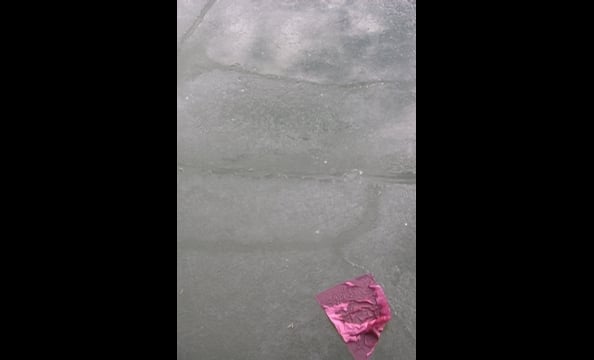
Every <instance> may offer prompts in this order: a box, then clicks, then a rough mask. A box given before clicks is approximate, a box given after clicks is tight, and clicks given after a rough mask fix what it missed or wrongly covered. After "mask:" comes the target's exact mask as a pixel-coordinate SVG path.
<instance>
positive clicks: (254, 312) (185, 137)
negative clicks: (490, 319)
mask: <svg viewBox="0 0 594 360" xmlns="http://www.w3.org/2000/svg"><path fill="white" fill-rule="evenodd" d="M177 4H178V5H177V6H178V21H177V26H178V29H177V32H178V36H177V44H178V45H177V48H178V52H177V59H178V66H177V67H178V69H177V137H178V138H177V146H178V149H177V179H178V186H177V192H178V203H177V213H178V214H177V219H178V229H177V249H178V251H177V264H178V270H177V272H178V275H177V298H178V300H177V358H178V359H204V360H209V359H230V360H232V359H248V360H249V359H254V360H255V359H286V360H293V359H295V360H297V359H300V360H301V359H349V358H350V354H349V352H348V350H347V348H346V346H345V345H344V344H343V343H342V340H341V338H340V336H339V335H338V334H337V333H336V331H335V330H334V328H333V326H332V324H331V323H330V322H329V321H328V320H327V319H326V317H325V315H324V312H323V311H322V309H320V307H319V305H318V304H317V302H316V300H315V295H316V294H317V293H318V292H320V291H322V290H324V289H327V288H328V287H331V286H333V285H335V284H336V283H339V282H341V281H344V280H346V279H349V278H352V277H355V276H357V275H361V274H363V273H365V272H367V271H370V272H373V273H374V274H375V277H376V279H377V281H378V282H380V283H381V284H382V286H383V287H384V289H385V292H386V295H387V296H388V298H389V300H390V303H391V304H392V307H393V310H394V312H395V316H394V317H393V319H392V321H391V322H390V323H389V324H388V326H387V328H386V330H385V331H384V333H382V338H381V340H380V342H379V344H378V346H377V348H376V351H375V353H374V356H373V359H376V360H379V359H406V360H408V359H415V358H416V350H415V348H416V62H415V58H416V48H415V42H416V33H415V26H416V10H415V5H414V1H413V2H410V1H402V0H396V1H394V0H383V1H347V0H326V1H324V0H309V1H305V0H301V1H296V0H268V1H257V0H242V1H231V0H216V1H213V0H178V3H177Z"/></svg>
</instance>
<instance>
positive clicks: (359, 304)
mask: <svg viewBox="0 0 594 360" xmlns="http://www.w3.org/2000/svg"><path fill="white" fill-rule="evenodd" d="M316 299H317V300H318V303H320V305H321V306H322V308H323V309H324V311H325V312H326V315H327V316H328V318H329V319H330V321H331V322H332V324H334V327H335V328H336V331H338V333H339V334H340V336H342V339H343V341H344V342H345V343H346V345H347V347H348V349H349V351H350V352H351V354H352V355H353V357H354V358H355V360H367V359H369V357H370V356H371V354H372V353H373V350H374V349H375V346H376V344H377V342H378V341H379V338H380V334H381V332H382V331H383V330H384V327H385V326H386V324H387V323H388V321H390V319H391V318H392V313H391V311H390V305H389V304H388V299H387V298H386V295H385V294H384V290H383V289H382V288H381V286H379V285H378V284H377V283H376V282H375V279H374V278H373V275H371V274H366V275H363V276H359V277H357V278H355V279H351V280H349V281H345V282H344V283H341V284H338V285H336V286H334V287H332V288H330V289H328V290H325V291H323V292H321V293H319V294H318V295H317V296H316Z"/></svg>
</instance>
